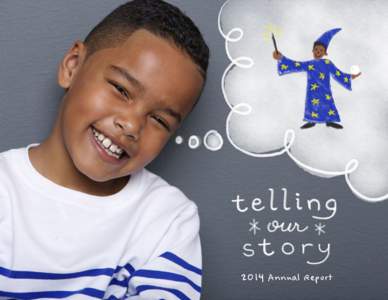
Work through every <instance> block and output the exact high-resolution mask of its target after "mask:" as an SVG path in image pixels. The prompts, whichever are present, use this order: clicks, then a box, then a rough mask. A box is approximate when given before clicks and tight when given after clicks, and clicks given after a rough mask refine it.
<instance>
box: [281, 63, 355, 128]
mask: <svg viewBox="0 0 388 300" xmlns="http://www.w3.org/2000/svg"><path fill="white" fill-rule="evenodd" d="M293 72H307V91H306V104H305V112H304V120H305V121H307V122H311V123H326V122H336V123H338V122H341V119H340V116H339V114H338V111H337V108H336V106H335V104H334V98H333V95H332V92H331V88H330V76H331V77H333V78H334V79H335V80H336V81H337V82H338V83H339V84H341V85H342V86H343V87H345V88H346V89H348V90H352V76H351V74H348V73H344V72H342V71H340V70H339V69H338V68H337V67H336V66H335V65H334V64H333V63H332V62H331V61H330V60H329V59H313V60H309V61H304V62H298V61H294V60H291V59H289V58H287V57H285V56H282V58H281V59H280V60H278V73H279V75H285V74H289V73H293Z"/></svg>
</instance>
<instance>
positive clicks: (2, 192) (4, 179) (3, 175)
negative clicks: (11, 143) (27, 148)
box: [0, 148, 19, 197]
mask: <svg viewBox="0 0 388 300" xmlns="http://www.w3.org/2000/svg"><path fill="white" fill-rule="evenodd" d="M17 150H19V149H17V148H15V149H9V150H5V151H3V152H0V197H2V196H6V195H7V194H8V192H7V190H8V189H7V187H8V186H10V185H11V184H12V180H11V177H10V173H11V168H12V166H11V165H10V164H12V159H10V158H11V156H12V155H13V154H14V152H15V151H17Z"/></svg>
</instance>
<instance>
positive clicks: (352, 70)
mask: <svg viewBox="0 0 388 300" xmlns="http://www.w3.org/2000/svg"><path fill="white" fill-rule="evenodd" d="M358 73H360V67H359V66H351V67H350V74H353V75H356V74H358Z"/></svg>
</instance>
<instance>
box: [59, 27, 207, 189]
mask: <svg viewBox="0 0 388 300" xmlns="http://www.w3.org/2000/svg"><path fill="white" fill-rule="evenodd" d="M85 55H86V48H85V46H84V44H83V43H81V42H77V43H76V44H75V45H74V46H73V47H72V48H71V49H70V50H69V51H68V53H67V54H66V55H65V57H64V59H63V61H62V63H61V65H60V68H59V73H58V78H59V84H60V85H61V86H62V87H63V88H66V89H68V91H67V93H66V94H65V96H64V99H63V100H64V102H63V105H62V106H63V107H62V111H61V117H60V118H61V119H60V129H61V136H62V140H63V146H64V147H65V148H66V151H67V153H68V154H69V157H70V158H71V160H72V161H73V163H74V165H75V167H76V168H77V169H78V171H80V172H81V173H83V174H84V175H86V176H88V177H89V178H91V179H92V180H94V181H98V182H103V181H108V180H111V179H114V178H120V177H123V176H127V175H130V174H132V173H133V172H135V171H137V170H139V169H141V168H142V167H144V166H146V165H147V164H148V163H149V162H151V161H152V160H153V159H154V158H155V157H156V156H157V155H158V154H159V153H160V151H161V150H162V148H163V147H164V145H165V144H166V143H167V141H168V140H169V138H170V137H171V136H172V135H173V134H174V132H175V131H176V129H177V128H178V127H179V125H180V123H181V121H182V120H183V119H184V118H185V117H186V115H187V114H188V113H189V112H190V110H191V108H192V106H193V105H194V103H195V101H196V99H197V98H198V97H199V94H200V91H201V89H202V85H203V78H202V76H201V75H200V73H199V71H198V67H197V65H196V64H195V63H194V62H193V61H192V60H191V58H190V57H189V56H188V55H187V54H185V53H184V52H183V51H182V50H180V49H178V48H177V47H175V46H174V45H173V44H171V43H170V42H169V41H167V40H165V39H163V38H160V37H157V36H156V35H154V34H152V33H150V32H149V31H147V30H137V31H135V32H134V33H133V34H132V35H131V36H130V37H129V38H128V39H127V40H126V41H125V42H123V43H122V44H121V45H120V46H118V47H116V48H107V49H101V50H99V51H97V52H95V53H94V54H92V55H91V56H90V57H89V58H88V59H86V60H85ZM93 129H95V130H97V131H98V132H99V133H101V134H103V136H105V137H109V138H110V139H111V141H112V142H113V143H114V144H116V145H117V146H119V147H120V148H121V149H123V150H124V152H126V153H128V156H127V155H124V156H123V158H120V159H116V158H113V157H111V156H109V155H108V154H107V153H106V151H105V150H103V147H102V146H101V145H100V144H99V143H98V141H97V140H98V138H95V135H94V134H93ZM101 137H102V136H101ZM102 143H105V144H106V145H109V143H108V141H106V140H103V141H102ZM111 149H112V147H111ZM113 150H115V149H114V147H113Z"/></svg>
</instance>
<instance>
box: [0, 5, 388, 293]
mask: <svg viewBox="0 0 388 300" xmlns="http://www.w3.org/2000/svg"><path fill="white" fill-rule="evenodd" d="M122 2H123V1H102V0H99V1H97V0H82V1H79V0H78V1H77V0H66V1H51V0H34V1H21V0H12V1H11V0H1V1H0V141H1V142H0V151H4V150H7V149H10V148H16V147H22V146H25V145H27V144H28V143H32V142H36V141H42V140H43V139H44V138H45V137H46V136H47V135H48V133H49V131H50V129H51V126H52V125H53V122H54V119H55V116H56V112H57V107H58V103H59V100H60V98H61V96H62V91H61V90H60V89H59V87H58V86H57V84H56V70H57V65H58V63H59V61H60V59H61V58H62V56H63V54H64V53H65V51H66V50H67V49H68V47H70V45H71V43H72V42H73V41H74V40H75V39H80V38H83V37H84V36H85V34H86V33H87V32H88V31H89V30H90V29H91V28H92V26H93V25H94V24H96V23H97V22H98V21H99V20H100V19H101V18H102V17H103V16H105V15H106V14H107V13H108V12H110V11H111V10H112V9H113V8H115V7H116V6H117V5H118V4H120V3H122ZM170 2H171V3H174V4H177V5H178V6H179V7H181V8H182V9H183V10H184V11H186V12H187V14H188V15H189V16H191V17H192V18H193V19H194V20H195V21H196V23H198V25H199V27H200V29H201V30H202V32H203V34H204V36H205V39H206V40H207V41H208V43H209V46H210V48H211V51H212V57H211V61H210V70H209V80H208V83H207V86H206V89H205V91H204V94H203V97H202V100H201V102H200V103H199V104H198V106H197V107H196V109H195V111H194V112H193V113H192V114H191V115H190V116H189V117H188V119H187V120H186V123H185V124H184V125H183V127H182V128H181V129H180V131H179V132H178V134H179V135H181V136H182V137H184V138H185V139H187V138H188V137H189V136H190V135H193V134H195V135H199V136H203V135H204V134H205V133H206V132H207V131H208V130H210V129H216V130H218V131H219V132H220V133H221V134H222V135H223V136H224V138H225V144H224V147H223V148H222V149H221V150H220V151H218V152H211V151H208V150H206V149H205V148H204V147H201V148H199V149H196V150H191V149H189V148H188V147H187V146H186V145H176V144H175V143H174V142H173V141H172V142H170V143H169V144H168V145H167V147H166V148H165V150H164V151H163V153H162V154H161V155H160V157H159V158H158V159H157V160H156V161H155V162H154V163H152V165H150V169H151V170H152V171H154V172H157V173H158V174H160V175H161V176H162V177H164V178H166V179H167V180H168V181H169V182H170V183H172V184H174V185H176V186H178V187H179V188H181V189H182V190H183V191H184V192H185V193H186V195H187V196H189V197H190V198H191V199H193V200H194V201H195V202H196V203H197V205H198V207H199V212H200V217H201V238H202V248H203V269H204V276H203V294H202V295H203V296H202V299H205V300H216V299H217V300H218V299H219V300H232V299H244V300H259V299H266V300H270V299H287V300H291V299H363V300H364V299H388V288H387V286H386V283H387V280H388V270H387V266H388V255H387V254H388V244H387V239H388V233H387V231H388V221H387V215H388V203H387V202H382V203H376V204H368V203H366V202H363V201H361V200H359V199H357V198H356V197H355V196H354V195H353V194H352V193H351V192H350V191H349V190H348V188H347V186H346V185H345V184H344V178H342V177H338V178H334V179H321V178H317V177H313V176H311V175H309V174H307V173H306V172H304V171H303V170H301V169H300V168H298V167H297V166H296V165H295V164H294V163H293V162H291V160H289V159H287V158H286V157H277V158H272V159H255V158H252V157H248V156H246V155H244V154H242V153H240V152H238V151H236V150H235V149H234V148H233V147H231V146H230V145H229V144H228V142H227V141H226V137H225V119H226V116H227V114H228V112H229V109H228V107H227V106H226V105H225V102H224V100H223V97H222V94H221V88H220V82H221V76H222V73H223V71H224V69H225V67H226V66H227V65H228V64H229V61H228V60H227V58H226V55H225V51H224V40H223V38H222V37H221V36H220V34H219V32H218V29H217V15H218V12H219V9H220V7H221V6H222V4H223V1H221V0H212V1H205V0H196V1H184V0H174V1H170ZM284 187H285V188H287V189H288V191H289V193H290V199H292V195H294V194H295V193H296V192H299V193H300V194H301V199H302V201H304V200H306V199H310V198H318V199H320V200H322V201H324V200H326V199H330V198H335V199H336V200H337V202H338V211H337V214H336V216H335V217H334V218H333V219H331V220H329V221H328V222H325V224H326V228H325V230H326V234H324V235H322V236H318V235H317V234H316V232H314V231H313V230H312V231H309V232H308V233H304V234H303V235H302V234H301V235H298V234H295V233H294V234H280V233H279V234H268V233H265V232H264V227H265V226H264V225H263V224H265V223H266V222H267V221H269V220H271V219H274V218H276V219H279V220H285V221H287V220H298V221H299V222H301V223H303V222H305V224H309V225H310V226H313V223H312V219H311V215H309V214H306V215H303V214H302V215H300V214H298V213H297V212H296V211H292V213H291V214H290V213H287V212H283V211H278V212H270V211H268V210H266V211H264V212H252V211H250V212H247V213H238V212H237V211H236V209H235V206H233V203H232V202H231V200H232V199H234V198H235V197H236V195H237V194H240V195H241V197H242V198H246V199H247V200H248V199H253V198H255V197H261V198H262V199H263V201H264V202H265V201H268V188H274V189H275V192H276V193H280V189H281V188H284ZM277 197H280V196H279V195H278V196H277ZM253 218H255V219H256V220H258V221H259V222H260V223H259V224H260V226H261V228H262V230H261V231H259V232H258V234H257V235H256V236H253V234H252V232H249V231H248V229H249V222H250V221H251V220H252V219H253ZM264 237H266V238H267V240H271V241H272V242H273V245H274V246H276V247H277V249H278V248H279V245H281V244H282V243H283V242H285V241H291V242H293V243H294V244H295V246H296V248H295V249H296V250H295V254H294V255H290V256H286V255H281V254H280V253H277V254H276V255H274V256H273V257H264V256H263V255H262V253H261V254H260V253H258V254H257V255H255V256H254V257H251V258H247V257H244V255H243V254H242V245H243V244H244V243H247V242H250V243H252V244H257V243H258V242H260V241H262V239H263V238H264ZM301 242H311V243H323V244H325V243H328V242H329V243H331V255H330V257H329V259H328V260H327V262H325V263H323V264H320V265H318V266H310V265H308V264H306V263H305V260H306V258H310V259H311V258H313V257H314V255H316V253H315V254H314V253H311V254H310V255H305V256H303V255H302V254H301V253H300V244H301ZM277 251H278V250H277ZM244 273H257V274H261V273H263V274H265V275H266V276H267V275H269V274H274V275H278V274H296V273H300V274H301V276H303V275H304V274H317V275H325V274H329V273H331V274H332V275H333V276H334V279H333V280H331V281H324V282H321V283H319V284H314V283H312V282H308V281H300V282H270V283H261V282H258V281H250V282H247V281H242V277H241V274H244Z"/></svg>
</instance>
